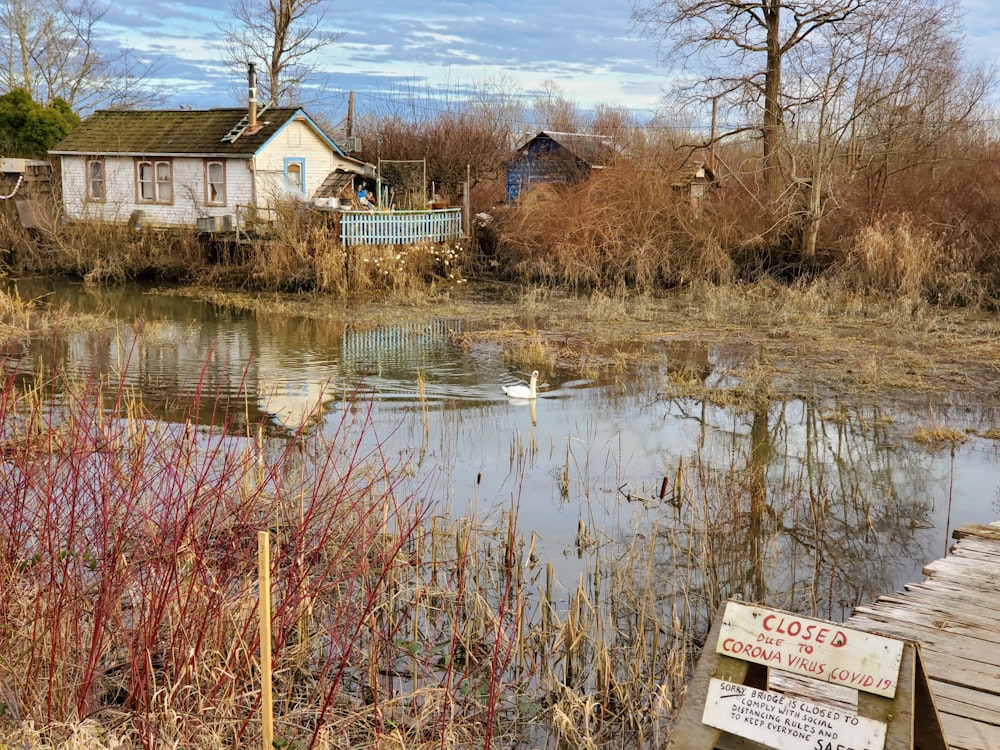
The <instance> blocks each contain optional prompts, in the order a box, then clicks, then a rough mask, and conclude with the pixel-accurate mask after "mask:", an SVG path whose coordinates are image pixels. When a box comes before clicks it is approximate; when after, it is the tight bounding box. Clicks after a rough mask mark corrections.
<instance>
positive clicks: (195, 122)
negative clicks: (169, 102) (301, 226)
mask: <svg viewBox="0 0 1000 750" xmlns="http://www.w3.org/2000/svg"><path fill="white" fill-rule="evenodd" d="M301 111H302V110H300V109H297V108H291V107H275V108H272V109H267V110H265V111H264V112H262V113H260V114H259V116H258V119H257V122H258V125H260V126H261V127H260V129H259V130H258V131H257V132H256V133H253V134H249V133H246V132H244V133H243V134H242V135H240V136H239V138H237V139H236V140H235V141H232V142H228V141H224V140H223V138H224V137H225V136H226V135H227V134H228V133H230V131H232V130H233V128H234V127H236V126H238V125H239V124H240V122H241V121H244V119H245V117H246V114H247V111H246V109H242V108H232V109H206V110H186V109H181V110H156V111H136V110H100V111H97V112H94V114H92V115H90V116H89V117H88V118H87V119H86V120H84V121H83V122H82V123H81V124H80V125H79V127H77V128H76V129H75V130H74V131H73V132H72V133H70V134H69V135H68V136H67V137H66V138H64V139H63V140H62V141H61V142H60V143H58V144H56V145H55V146H54V147H53V148H52V149H51V150H50V151H49V153H52V154H66V153H74V154H94V155H99V154H135V155H168V154H190V155H212V156H230V155H231V156H239V155H250V154H254V153H256V152H257V151H258V150H259V149H260V148H261V147H262V146H263V145H264V144H265V143H267V141H268V139H269V138H271V136H273V135H274V134H275V133H276V132H278V130H280V129H281V128H282V127H283V126H284V125H285V124H286V123H287V122H289V120H291V119H292V118H293V117H295V115H296V114H297V113H300V112H301Z"/></svg>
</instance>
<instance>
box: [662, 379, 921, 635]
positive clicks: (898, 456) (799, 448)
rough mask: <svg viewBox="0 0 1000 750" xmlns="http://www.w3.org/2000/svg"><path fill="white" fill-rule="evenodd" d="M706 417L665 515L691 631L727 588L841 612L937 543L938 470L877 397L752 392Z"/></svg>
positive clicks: (885, 588) (703, 625)
mask: <svg viewBox="0 0 1000 750" xmlns="http://www.w3.org/2000/svg"><path fill="white" fill-rule="evenodd" d="M703 414H704V417H705V418H704V419H703V420H702V421H701V423H700V428H699V430H700V434H699V437H698V440H697V441H696V443H697V447H696V448H695V449H694V450H693V452H692V453H691V455H689V456H687V457H684V458H683V461H684V463H685V464H686V465H687V466H688V467H689V468H688V470H687V471H686V476H685V477H684V480H683V483H684V491H683V493H682V496H681V497H680V505H679V509H678V510H677V511H674V512H670V511H666V512H661V514H660V518H659V520H658V523H659V524H660V535H659V554H660V564H661V566H662V567H661V568H660V571H659V575H660V576H661V577H662V583H663V585H664V586H665V587H666V588H667V590H669V591H671V592H673V595H668V599H669V600H670V601H671V602H673V601H675V600H676V597H678V596H682V597H683V598H682V601H683V606H682V607H681V609H682V610H683V611H684V612H686V614H687V618H688V620H687V622H686V623H685V627H684V630H685V631H686V632H695V633H697V632H705V631H706V630H707V627H708V621H709V619H710V618H711V616H712V615H713V614H714V613H715V611H716V610H717V607H718V604H719V603H720V602H721V601H723V600H725V599H727V598H737V599H744V600H749V601H754V602H757V603H761V604H766V605H770V606H778V607H782V608H786V609H791V610H794V611H798V612H802V613H805V614H810V615H814V616H819V617H824V618H828V619H844V618H846V617H847V616H849V614H850V611H851V609H852V608H853V607H854V606H856V605H857V604H859V603H861V602H864V601H871V600H873V599H875V598H877V597H878V596H879V595H881V594H884V593H887V592H889V591H892V590H894V589H895V588H897V587H898V586H900V585H901V584H902V583H905V581H901V580H900V575H901V574H902V571H905V570H909V569H910V568H911V567H912V563H913V562H914V561H922V560H924V559H926V558H927V557H928V555H929V554H930V553H929V549H930V546H929V545H930V542H931V539H930V536H929V534H928V533H927V531H926V530H927V529H929V528H930V527H931V524H930V520H929V519H930V515H931V513H932V510H933V507H932V503H931V502H930V501H929V500H928V499H927V498H929V497H930V493H929V491H928V490H929V483H930V479H931V478H930V476H929V473H928V471H927V470H926V469H925V467H923V466H922V465H921V462H920V461H919V460H918V459H916V458H915V457H914V455H913V454H912V453H910V452H908V451H905V450H903V449H902V448H900V447H899V445H898V444H897V441H895V440H893V438H892V436H891V435H890V434H889V430H888V426H889V425H891V420H890V419H889V418H888V416H887V415H886V414H883V413H882V411H881V410H880V409H879V407H878V406H871V405H869V406H864V405H853V406H852V405H847V404H843V403H836V404H829V403H823V402H822V401H821V400H820V399H787V398H786V399H772V398H769V397H766V394H765V395H762V394H761V393H754V394H753V397H752V398H750V399H749V400H748V401H747V402H746V404H745V406H744V407H743V408H729V409H723V408H717V407H711V406H710V407H708V408H707V409H705V410H704V412H703ZM679 581H682V582H684V583H683V584H680V583H679Z"/></svg>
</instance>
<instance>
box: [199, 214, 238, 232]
mask: <svg viewBox="0 0 1000 750" xmlns="http://www.w3.org/2000/svg"><path fill="white" fill-rule="evenodd" d="M197 227H198V231H199V232H231V231H233V217H232V216H230V215H228V214H227V215H226V216H199V217H198V221H197Z"/></svg>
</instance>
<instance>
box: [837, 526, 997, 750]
mask: <svg viewBox="0 0 1000 750" xmlns="http://www.w3.org/2000/svg"><path fill="white" fill-rule="evenodd" d="M952 536H953V537H954V538H955V539H956V540H958V541H957V542H956V543H955V545H954V546H953V547H952V549H951V553H950V554H949V555H948V556H947V557H944V558H942V559H940V560H935V561H933V562H930V563H928V564H927V565H926V566H924V575H926V576H927V578H926V579H925V580H924V581H923V582H920V583H913V584H908V585H907V586H906V587H905V590H904V591H902V592H897V593H894V594H889V595H886V596H883V597H880V598H879V599H878V600H877V601H876V602H875V603H874V604H871V605H868V606H863V607H858V608H857V610H855V613H854V614H853V616H852V617H851V618H850V619H849V620H848V621H847V622H846V623H845V624H846V625H847V626H848V627H851V628H858V629H861V630H870V631H871V632H874V633H882V634H885V635H890V636H895V637H897V638H904V639H908V640H913V641H917V642H919V643H920V644H921V654H922V661H923V665H924V669H925V671H926V673H927V675H928V678H929V682H930V688H931V691H932V692H933V695H934V705H935V706H936V707H937V709H938V712H939V713H940V716H941V724H942V725H943V727H944V731H945V736H946V738H947V741H948V745H949V747H950V749H951V750H997V748H1000V596H998V594H1000V522H996V523H992V524H988V525H987V524H966V525H964V526H960V527H959V528H957V529H955V531H954V533H953V534H952ZM918 740H919V738H918Z"/></svg>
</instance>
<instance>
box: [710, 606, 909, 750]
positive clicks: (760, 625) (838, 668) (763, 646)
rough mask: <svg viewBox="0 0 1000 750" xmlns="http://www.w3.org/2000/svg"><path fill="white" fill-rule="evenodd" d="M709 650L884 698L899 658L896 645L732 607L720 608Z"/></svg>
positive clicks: (889, 695)
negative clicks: (714, 640)
mask: <svg viewBox="0 0 1000 750" xmlns="http://www.w3.org/2000/svg"><path fill="white" fill-rule="evenodd" d="M715 650H716V651H717V652H718V653H720V654H724V655H726V656H732V657H733V658H735V659H742V660H744V661H751V662H754V663H756V664H763V665H765V666H767V667H774V668H776V669H783V670H785V671H786V672H794V673H795V674H800V675H804V676H805V677H812V678H813V679H816V680H821V681H823V682H830V683H834V684H836V685H846V686H847V687H851V688H854V689H856V690H864V691H865V692H868V693H875V694H876V695H882V696H885V697H887V698H892V697H893V696H894V695H895V694H896V684H897V681H898V680H899V664H900V662H901V661H902V658H903V642H902V641H897V640H894V639H892V638H886V637H884V636H880V635H873V634H871V633H865V632H863V631H860V630H849V629H847V628H841V627H839V626H837V625H834V624H832V623H829V622H825V621H823V620H814V619H811V618H808V617H799V616H798V615H793V614H790V613H788V612H782V611H780V610H774V609H766V608H764V607H752V606H749V605H746V604H740V603H738V602H729V603H728V604H727V605H726V612H725V615H724V617H723V620H722V629H721V630H720V632H719V640H718V642H717V643H716V646H715ZM834 747H836V745H834Z"/></svg>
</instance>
